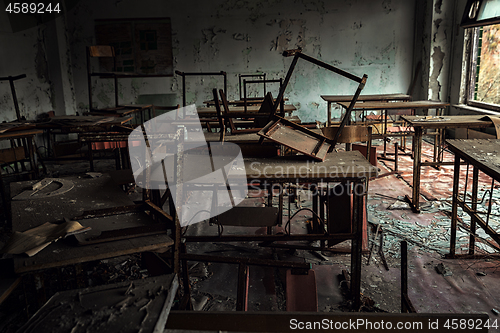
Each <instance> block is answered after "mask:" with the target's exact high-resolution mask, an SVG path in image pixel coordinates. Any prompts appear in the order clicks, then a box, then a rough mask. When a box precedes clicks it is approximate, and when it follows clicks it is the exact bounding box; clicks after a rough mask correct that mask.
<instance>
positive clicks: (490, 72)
mask: <svg viewBox="0 0 500 333" xmlns="http://www.w3.org/2000/svg"><path fill="white" fill-rule="evenodd" d="M471 37H472V38H471V46H470V47H471V51H472V52H471V53H470V56H471V57H470V67H469V78H468V79H469V84H468V93H467V104H469V105H472V106H478V107H482V108H486V109H491V110H495V111H500V24H494V25H488V26H483V27H477V28H474V30H473V31H472V36H471Z"/></svg>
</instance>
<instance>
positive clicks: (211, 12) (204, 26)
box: [0, 0, 437, 121]
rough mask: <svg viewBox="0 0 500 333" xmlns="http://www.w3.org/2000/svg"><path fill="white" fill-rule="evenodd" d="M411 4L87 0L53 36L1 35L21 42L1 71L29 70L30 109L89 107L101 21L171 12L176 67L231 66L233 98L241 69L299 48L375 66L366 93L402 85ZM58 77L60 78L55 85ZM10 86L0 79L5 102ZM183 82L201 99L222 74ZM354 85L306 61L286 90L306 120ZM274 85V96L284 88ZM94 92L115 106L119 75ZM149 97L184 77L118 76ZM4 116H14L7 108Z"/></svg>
mask: <svg viewBox="0 0 500 333" xmlns="http://www.w3.org/2000/svg"><path fill="white" fill-rule="evenodd" d="M414 9H415V0H411V1H400V0H342V1H321V0H268V1H264V0H258V1H248V0H217V1H201V0H193V1H160V0H143V1H141V2H139V3H138V2H137V1H133V0H119V1H103V0H87V1H80V2H79V3H78V4H77V5H76V7H75V8H73V9H72V10H70V11H69V12H68V14H67V16H66V18H65V21H64V22H62V23H59V24H58V25H57V26H56V27H55V31H56V34H53V33H51V34H47V35H46V33H45V27H38V28H34V29H32V31H26V32H23V33H18V34H12V33H11V34H9V33H6V34H3V33H0V41H1V42H2V43H4V44H5V45H15V47H14V48H12V49H10V48H5V47H4V48H2V51H0V56H1V57H2V59H13V61H14V63H15V65H14V66H12V65H8V69H9V71H7V66H5V65H4V68H3V70H1V69H0V75H1V76H4V75H5V76H6V75H16V74H21V73H23V72H25V73H27V74H28V79H25V82H23V83H21V82H20V83H19V87H20V99H21V102H22V108H24V109H26V112H27V113H30V114H36V113H39V112H41V111H42V110H43V111H46V110H48V109H52V108H55V109H56V113H58V114H73V113H74V112H76V111H79V112H83V111H86V110H88V107H89V106H88V95H87V78H86V72H85V66H86V58H85V46H88V45H94V44H95V35H94V20H95V19H111V18H144V17H170V18H171V19H172V40H173V56H174V67H175V69H176V70H181V71H186V72H208V71H221V70H223V71H226V72H227V74H228V95H229V96H228V97H229V98H230V99H232V98H237V97H238V95H239V88H238V74H251V73H266V74H267V77H268V78H270V79H276V78H284V76H285V74H286V72H287V70H288V68H289V65H290V63H291V58H285V57H283V56H282V55H281V52H282V51H283V50H285V49H291V48H297V47H300V48H302V49H303V52H304V53H305V54H308V55H310V56H312V57H315V58H318V59H321V60H323V61H325V62H327V63H330V64H332V65H335V66H337V67H339V68H341V69H344V70H346V71H348V72H351V73H353V74H356V75H358V76H362V75H363V74H365V73H366V74H368V82H367V85H366V87H365V90H364V91H363V93H365V94H375V93H405V92H406V91H407V90H408V88H409V85H410V81H411V77H412V71H413V69H412V66H413V63H414V60H413V56H414V53H413V46H414ZM49 30H51V29H49ZM51 31H54V30H51ZM54 44H57V45H58V46H57V47H58V48H59V53H58V55H57V54H54V52H47V45H54ZM65 44H66V46H65ZM19 52H21V53H19ZM18 54H21V55H22V56H18ZM47 54H50V57H48V58H47ZM54 57H55V58H57V57H59V59H54ZM4 63H5V62H4ZM436 64H437V62H436ZM58 80H62V82H63V84H62V86H59V87H56V86H55V85H53V84H51V82H53V81H58ZM7 86H8V85H5V84H0V105H1V106H2V107H3V108H4V109H5V106H6V105H7V104H8V101H6V94H7V93H8V87H7ZM186 86H187V91H188V93H187V100H188V102H189V103H196V104H197V105H202V102H203V101H204V100H206V99H208V98H211V90H212V89H213V88H214V87H222V81H221V80H219V79H217V78H208V77H204V78H198V77H193V78H189V79H188V80H187V82H186ZM254 86H255V88H252V89H254V91H253V93H257V92H256V91H255V90H256V89H258V86H257V85H254ZM252 87H253V86H252ZM356 87H357V84H356V83H354V82H352V81H350V80H348V79H346V78H343V77H341V76H339V75H337V74H334V73H331V72H328V71H326V70H325V69H322V68H319V67H318V66H315V65H312V64H310V63H307V62H305V61H302V60H301V61H299V63H298V64H297V67H296V69H295V72H294V75H293V76H292V78H291V81H290V84H289V86H288V88H287V90H286V94H285V97H287V98H288V99H289V103H293V104H294V105H296V106H297V108H298V109H299V110H298V112H297V114H298V115H299V116H300V117H301V118H302V120H303V121H314V120H321V121H325V120H326V103H325V102H324V101H323V100H322V99H321V98H320V95H322V94H353V93H354V91H355V89H356ZM269 90H270V91H271V92H273V95H274V96H276V95H277V92H278V87H277V85H276V86H270V89H269ZM61 94H62V95H63V97H62V98H61ZM93 96H94V100H95V101H96V103H97V106H98V107H104V106H109V105H112V104H113V97H112V96H113V84H112V81H110V80H99V81H98V82H96V84H94V92H93ZM144 96H164V97H166V98H165V99H164V100H166V99H168V100H170V101H172V102H177V103H180V102H181V100H182V99H181V80H180V78H179V77H178V76H173V77H166V78H135V79H123V80H120V102H121V103H133V102H137V101H138V100H141V101H145V100H144V98H143V97H144ZM167 97H168V98H167ZM28 99H29V101H30V102H29V103H27V100H28ZM61 101H63V102H64V105H62V103H63V102H61ZM334 116H335V114H334ZM2 117H5V118H8V116H7V113H4V114H2Z"/></svg>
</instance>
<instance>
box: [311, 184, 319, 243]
mask: <svg viewBox="0 0 500 333" xmlns="http://www.w3.org/2000/svg"><path fill="white" fill-rule="evenodd" d="M311 192H312V196H313V197H312V210H313V211H314V212H315V213H316V214H318V206H319V196H318V195H317V193H318V186H316V185H312V186H311ZM316 214H313V218H312V225H311V227H312V228H311V229H312V232H313V233H317V232H319V229H318V225H319V220H318V217H317V216H316Z"/></svg>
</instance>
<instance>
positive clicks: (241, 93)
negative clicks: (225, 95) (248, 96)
mask: <svg viewBox="0 0 500 333" xmlns="http://www.w3.org/2000/svg"><path fill="white" fill-rule="evenodd" d="M245 77H250V78H258V79H261V80H265V79H266V73H262V74H239V75H238V83H239V84H238V88H239V92H240V101H241V100H243V96H244V94H243V89H245V80H246V79H244V78H245ZM242 83H243V85H242ZM264 95H266V84H265V83H264ZM264 95H263V96H264Z"/></svg>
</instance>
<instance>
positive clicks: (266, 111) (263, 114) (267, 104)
mask: <svg viewBox="0 0 500 333" xmlns="http://www.w3.org/2000/svg"><path fill="white" fill-rule="evenodd" d="M219 94H220V97H221V101H222V105H223V107H224V111H222V110H220V102H219V99H218V98H217V97H216V94H215V93H214V102H215V108H216V110H217V114H218V115H220V118H219V123H221V122H222V121H223V122H225V123H226V124H228V127H229V131H230V132H231V134H232V135H233V134H246V133H257V132H258V131H260V130H261V129H262V127H264V126H265V125H266V124H267V123H268V122H269V119H270V117H271V115H272V110H273V96H272V94H271V93H270V92H269V93H267V95H266V97H265V98H264V101H263V102H262V104H261V106H260V109H259V112H257V113H256V114H254V115H255V118H254V119H253V120H252V121H248V120H243V121H241V120H238V121H235V120H233V118H232V117H231V115H230V114H229V112H230V111H229V103H228V101H227V98H226V94H224V91H223V90H222V89H221V90H219ZM238 127H251V128H246V129H238Z"/></svg>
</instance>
